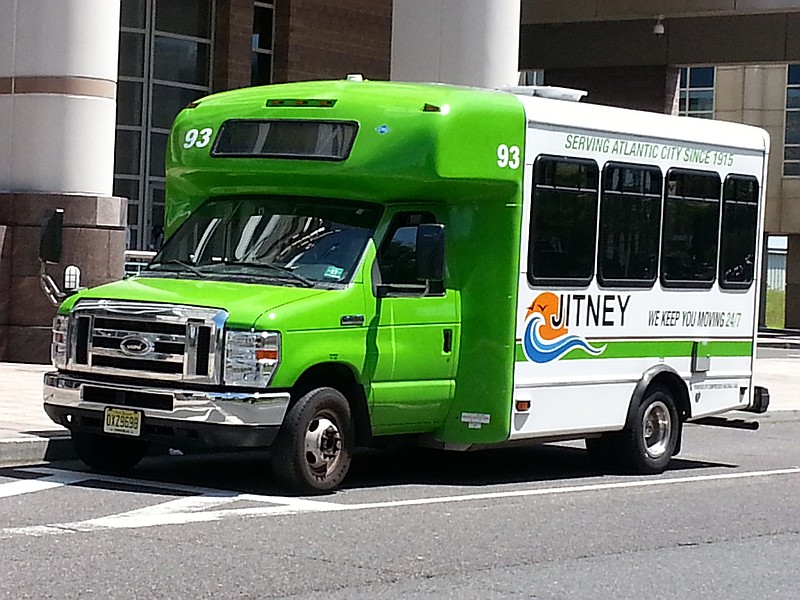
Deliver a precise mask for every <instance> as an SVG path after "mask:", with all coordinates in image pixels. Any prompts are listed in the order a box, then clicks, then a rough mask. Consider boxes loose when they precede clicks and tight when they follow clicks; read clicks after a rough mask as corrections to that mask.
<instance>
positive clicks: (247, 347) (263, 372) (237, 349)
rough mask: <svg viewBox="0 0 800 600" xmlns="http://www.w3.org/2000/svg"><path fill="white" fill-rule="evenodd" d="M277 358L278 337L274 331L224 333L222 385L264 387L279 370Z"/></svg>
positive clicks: (279, 345)
mask: <svg viewBox="0 0 800 600" xmlns="http://www.w3.org/2000/svg"><path fill="white" fill-rule="evenodd" d="M280 358H281V334H280V333H278V332H277V331H256V332H252V331H227V332H226V333H225V374H224V381H225V384H226V385H238V386H243V387H262V386H265V385H267V384H268V383H269V380H270V379H272V374H273V373H275V369H277V368H278V365H279V364H280Z"/></svg>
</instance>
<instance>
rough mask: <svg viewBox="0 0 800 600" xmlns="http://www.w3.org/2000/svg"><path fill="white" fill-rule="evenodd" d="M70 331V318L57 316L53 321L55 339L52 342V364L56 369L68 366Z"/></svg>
mask: <svg viewBox="0 0 800 600" xmlns="http://www.w3.org/2000/svg"><path fill="white" fill-rule="evenodd" d="M68 331H69V316H67V315H56V317H55V318H54V319H53V337H52V340H51V342H50V362H52V363H53V366H54V367H55V368H56V369H64V368H66V366H67V333H68Z"/></svg>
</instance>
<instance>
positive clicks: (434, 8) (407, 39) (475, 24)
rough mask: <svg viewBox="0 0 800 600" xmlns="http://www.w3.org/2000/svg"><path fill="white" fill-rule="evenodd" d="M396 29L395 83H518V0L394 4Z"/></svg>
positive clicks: (419, 0)
mask: <svg viewBox="0 0 800 600" xmlns="http://www.w3.org/2000/svg"><path fill="white" fill-rule="evenodd" d="M392 28H393V32H392V67H391V72H392V75H391V76H392V79H393V80H395V81H437V82H442V83H454V84H462V85H471V86H477V87H486V88H494V87H501V86H506V85H517V83H518V81H519V30H520V1H519V0H395V2H394V15H393V22H392Z"/></svg>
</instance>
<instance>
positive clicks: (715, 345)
mask: <svg viewBox="0 0 800 600" xmlns="http://www.w3.org/2000/svg"><path fill="white" fill-rule="evenodd" d="M588 342H589V343H590V344H591V345H592V346H593V347H595V348H601V347H602V346H603V345H605V350H603V353H602V354H599V355H597V356H592V355H590V354H588V353H586V352H584V351H583V350H581V349H580V348H573V349H572V350H570V351H569V352H568V353H567V354H565V355H564V356H562V357H561V358H560V359H559V360H581V359H587V358H591V359H600V358H648V357H658V358H684V357H686V358H688V357H690V356H691V355H692V345H693V343H694V342H692V340H624V341H610V340H588ZM703 353H704V354H708V355H709V356H751V355H752V353H753V342H752V341H750V340H747V341H739V340H737V341H721V340H712V341H709V342H707V343H706V346H705V351H704V352H703ZM515 360H516V361H517V362H526V361H527V360H528V359H527V358H525V352H524V351H523V350H522V344H521V343H520V342H517V345H516V356H515Z"/></svg>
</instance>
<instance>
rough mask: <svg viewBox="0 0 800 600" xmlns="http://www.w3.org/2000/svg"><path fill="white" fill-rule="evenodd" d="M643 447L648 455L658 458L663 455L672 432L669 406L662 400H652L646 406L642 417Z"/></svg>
mask: <svg viewBox="0 0 800 600" xmlns="http://www.w3.org/2000/svg"><path fill="white" fill-rule="evenodd" d="M643 425H644V427H643V434H644V447H645V449H646V451H647V454H648V456H650V457H651V458H659V457H661V456H663V455H664V453H665V452H666V451H667V446H668V445H669V439H670V435H671V433H672V418H671V417H670V414H669V408H667V405H666V404H664V403H663V402H653V404H651V405H650V406H648V407H647V410H645V412H644V418H643Z"/></svg>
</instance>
